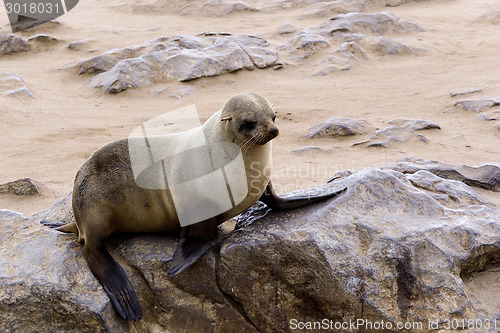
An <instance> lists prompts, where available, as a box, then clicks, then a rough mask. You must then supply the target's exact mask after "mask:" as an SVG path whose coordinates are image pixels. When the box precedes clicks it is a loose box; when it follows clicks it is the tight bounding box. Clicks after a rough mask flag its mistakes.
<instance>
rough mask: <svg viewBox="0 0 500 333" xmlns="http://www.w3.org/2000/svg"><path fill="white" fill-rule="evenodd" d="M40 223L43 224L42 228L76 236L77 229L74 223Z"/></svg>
mask: <svg viewBox="0 0 500 333" xmlns="http://www.w3.org/2000/svg"><path fill="white" fill-rule="evenodd" d="M40 223H41V224H43V225H44V226H47V227H49V228H52V229H55V230H57V231H61V232H65V233H68V234H71V233H73V234H77V235H78V228H77V227H76V222H71V223H65V222H61V221H53V220H41V221H40Z"/></svg>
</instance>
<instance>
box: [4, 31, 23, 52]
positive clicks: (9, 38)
mask: <svg viewBox="0 0 500 333" xmlns="http://www.w3.org/2000/svg"><path fill="white" fill-rule="evenodd" d="M29 49H30V44H29V43H28V42H27V41H26V40H24V39H22V38H21V37H19V36H16V35H13V34H5V33H0V55H3V54H12V53H18V52H26V51H28V50H29Z"/></svg>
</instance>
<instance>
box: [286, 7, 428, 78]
mask: <svg viewBox="0 0 500 333" xmlns="http://www.w3.org/2000/svg"><path fill="white" fill-rule="evenodd" d="M365 2H367V1H365ZM336 3H337V2H336ZM342 3H344V2H342ZM339 4H340V1H339V2H338V3H337V5H339ZM318 5H319V4H318ZM423 31H425V29H424V28H423V27H421V26H420V25H418V24H416V23H414V22H410V21H405V20H401V19H399V18H398V17H396V16H395V15H394V14H393V13H390V12H381V13H361V12H349V13H347V14H338V15H335V16H333V17H332V18H331V19H330V20H329V21H327V22H323V23H321V24H319V25H317V26H314V27H311V28H306V29H303V30H302V31H301V32H300V33H299V34H297V35H296V36H294V37H292V38H291V39H290V40H288V41H287V42H285V43H284V44H282V45H280V46H279V47H278V50H279V57H280V60H281V59H283V58H284V59H285V60H288V58H290V59H292V64H300V62H301V61H302V60H303V59H305V58H307V57H309V56H310V55H312V54H314V53H316V52H317V51H319V50H320V49H323V48H326V52H325V54H326V56H325V57H324V58H323V59H321V61H319V62H318V64H319V66H320V68H319V70H318V71H317V72H316V73H315V75H321V76H323V75H328V74H330V73H333V72H336V71H338V70H349V69H351V68H352V66H353V65H354V64H356V63H357V62H358V61H360V60H363V59H368V56H367V52H366V51H365V50H364V49H366V50H367V51H370V52H371V53H373V54H374V55H375V56H380V55H396V54H398V55H413V54H417V55H419V54H422V53H423V52H424V51H425V50H424V49H422V48H416V47H412V46H409V45H406V44H405V43H406V41H405V43H403V42H401V41H398V40H396V39H393V38H389V37H387V36H385V35H387V34H389V35H394V34H405V33H411V32H423ZM330 49H333V50H332V51H330ZM325 58H326V59H325ZM293 60H295V62H294V61H293Z"/></svg>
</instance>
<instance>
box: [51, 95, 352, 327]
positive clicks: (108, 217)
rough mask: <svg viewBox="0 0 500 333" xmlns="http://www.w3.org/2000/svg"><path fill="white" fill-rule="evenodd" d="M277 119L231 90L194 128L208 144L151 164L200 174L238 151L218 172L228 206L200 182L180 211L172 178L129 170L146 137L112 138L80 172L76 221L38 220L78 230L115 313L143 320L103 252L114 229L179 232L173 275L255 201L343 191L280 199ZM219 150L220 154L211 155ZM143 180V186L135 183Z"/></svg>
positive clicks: (276, 203) (265, 106)
mask: <svg viewBox="0 0 500 333" xmlns="http://www.w3.org/2000/svg"><path fill="white" fill-rule="evenodd" d="M275 118H276V114H275V112H274V110H273V108H272V106H271V104H270V103H269V102H268V101H267V100H266V99H265V98H264V97H262V96H260V95H258V94H255V93H246V94H240V95H236V96H233V97H231V98H230V99H229V100H228V101H227V102H226V103H225V104H224V106H223V108H222V109H221V110H220V111H218V112H216V113H215V114H214V115H213V116H211V117H210V118H209V119H208V120H207V121H206V122H205V123H204V124H203V125H202V126H201V127H200V128H199V130H198V131H201V132H202V133H203V135H204V137H205V147H208V148H206V149H205V150H203V151H199V152H196V153H195V154H190V155H189V154H188V155H186V154H184V155H183V156H181V157H179V158H176V159H175V160H173V161H172V162H171V163H170V164H168V165H165V163H163V162H162V163H160V164H159V163H156V164H155V165H156V167H152V168H153V169H154V168H156V169H158V170H163V171H165V169H169V170H170V174H172V175H174V176H175V175H177V174H178V173H183V172H184V173H185V170H191V171H192V172H191V171H190V174H191V173H195V174H196V173H198V174H203V173H204V172H207V170H205V169H207V168H206V167H204V165H212V166H213V167H214V169H213V170H215V169H217V170H218V169H220V168H222V167H224V165H222V166H221V165H215V164H217V163H219V162H220V160H221V156H222V160H223V161H224V159H225V157H228V156H229V157H230V158H229V159H228V160H236V157H238V156H240V157H241V159H242V161H243V164H242V165H243V170H240V171H236V172H233V173H232V174H231V172H226V173H225V174H224V175H223V176H224V178H223V179H225V184H223V186H222V188H223V189H226V188H227V191H228V192H232V193H231V194H232V199H231V201H230V203H231V205H230V206H228V207H229V208H227V207H226V208H224V209H221V207H222V205H221V204H219V203H218V202H212V201H214V200H212V199H213V197H214V195H215V192H217V191H219V192H220V189H214V188H211V187H212V183H209V184H208V187H210V188H207V186H204V187H201V189H202V190H198V191H197V192H199V193H198V194H199V195H200V198H202V199H200V198H194V197H193V196H192V195H191V196H189V197H187V198H186V197H181V199H182V198H183V201H184V202H187V203H188V205H187V207H188V208H191V209H187V212H182V208H179V206H178V205H177V206H176V202H175V201H176V197H175V195H174V194H175V193H174V192H175V191H177V190H176V189H175V188H176V186H177V185H176V183H175V182H173V181H171V179H169V180H168V184H167V183H166V182H167V180H165V186H164V187H163V188H155V186H152V188H148V186H147V184H146V183H148V182H149V180H146V181H144V180H141V179H142V178H141V177H142V175H143V174H142V173H141V172H138V171H137V170H133V169H134V168H133V162H132V160H133V157H132V150H133V149H132V148H133V147H132V146H133V145H135V143H136V142H137V141H133V140H146V138H136V139H133V140H132V141H131V139H130V138H129V139H121V140H118V141H114V142H112V143H110V144H108V145H106V146H104V147H103V148H101V149H99V150H98V151H96V152H95V153H94V154H93V155H92V156H91V157H90V159H89V160H87V161H86V162H85V163H84V164H83V165H82V167H81V168H80V170H79V171H78V173H77V175H76V178H75V182H74V187H73V198H72V199H73V200H72V204H73V212H74V216H75V220H76V222H72V223H69V224H64V225H63V224H62V223H56V222H54V221H42V223H44V224H46V225H48V226H51V227H53V228H56V230H58V231H61V232H66V233H75V234H77V235H78V241H79V242H80V243H83V244H84V255H85V259H86V261H87V263H88V266H89V268H90V270H91V271H92V273H93V274H94V275H95V277H96V278H97V279H98V280H99V281H100V283H101V284H102V286H103V288H104V290H105V291H106V293H107V294H108V295H109V297H110V299H111V301H112V303H113V305H114V307H115V308H116V310H117V311H118V314H119V315H120V316H121V317H122V318H124V319H128V320H134V321H136V320H139V319H141V318H142V308H141V305H140V304H139V301H138V299H137V296H136V294H135V291H134V288H133V287H132V285H131V283H130V282H129V280H128V279H127V277H126V275H125V273H124V271H123V269H122V268H121V266H120V265H119V264H118V263H117V262H116V261H115V260H114V259H113V257H112V256H111V255H110V254H109V252H108V251H107V250H106V246H105V242H106V240H107V239H108V237H109V236H110V235H111V234H113V233H139V232H162V233H170V234H173V233H178V232H179V231H180V240H179V243H178V246H177V248H176V250H175V252H174V254H173V257H172V259H171V264H170V268H169V271H168V272H169V275H170V276H174V275H176V274H179V273H180V272H182V271H183V270H184V269H186V268H187V267H189V266H190V265H191V264H193V263H194V262H195V261H196V260H197V259H198V258H199V257H200V256H201V255H203V254H204V253H205V252H206V251H207V250H208V249H209V248H210V247H211V246H212V245H214V244H215V243H216V240H217V234H218V228H217V226H218V225H219V224H221V223H223V222H225V221H226V220H228V219H230V218H232V217H234V216H237V215H238V214H240V213H241V212H243V211H245V210H246V209H248V208H250V207H251V206H252V205H253V204H255V202H257V201H258V200H261V201H263V202H264V203H266V204H267V205H268V206H270V207H271V208H273V209H292V208H297V207H300V206H303V205H305V204H309V203H312V202H316V201H319V200H323V199H326V198H328V197H333V196H336V195H339V194H340V193H342V192H343V191H344V190H345V189H342V190H340V191H331V192H329V193H323V194H322V195H318V196H313V197H292V198H286V199H285V198H280V197H279V196H278V195H277V194H276V193H275V191H274V190H273V187H272V185H271V181H270V168H271V166H272V159H271V145H272V143H271V140H272V139H274V138H275V137H276V136H277V135H278V133H279V130H278V128H277V127H276V125H275ZM193 133H194V132H193ZM193 133H188V134H187V137H186V134H184V137H181V138H183V141H179V140H178V141H176V142H192V140H191V139H193V138H192V137H193V136H195V134H193ZM197 133H198V134H199V133H200V132H197ZM174 139H175V138H174ZM171 140H172V135H164V136H161V135H160V136H156V137H154V138H149V141H148V142H146V143H147V144H148V147H149V145H153V144H157V145H159V146H160V147H166V149H168V148H169V147H171V146H172V141H171ZM174 141H175V140H174ZM141 142H142V141H141ZM222 143H231V144H233V145H236V147H238V149H236V150H234V149H233V150H231V149H226V147H225V146H222V148H220V147H219V146H217V145H220V144H222ZM217 147H219V148H220V149H219V148H217ZM198 148H199V147H198ZM198 148H196V149H198ZM216 148H217V149H219V151H222V153H220V152H219V153H217V152H216V153H214V151H216V150H217V149H216ZM214 154H215V155H214ZM200 156H201V157H200ZM193 159H194V160H193ZM207 160H210V161H209V162H207ZM193 162H194V163H193ZM224 163H225V162H224ZM219 164H220V163H219ZM200 165H201V167H200ZM214 165H215V166H214ZM141 170H142V169H141ZM141 170H139V171H141ZM193 170H194V171H193ZM167 171H168V170H167ZM208 171H210V170H208ZM242 173H245V174H244V175H243V174H242ZM151 175H154V172H152V173H151V172H150V173H149V174H148V175H147V176H148V177H151ZM245 177H246V180H245ZM160 178H161V177H160ZM165 179H166V178H165ZM242 179H243V184H244V185H245V186H243V187H241V186H239V187H236V188H235V187H234V186H229V185H231V184H233V183H234V182H233V180H234V181H240V185H241V180H242ZM141 181H142V182H143V183H144V184H142V185H141V184H139V183H140V182H141ZM232 182H233V183H232ZM145 184H146V185H145ZM148 184H149V183H148ZM188 184H191V183H188ZM214 186H215V185H214ZM149 187H151V186H149ZM190 187H191V188H193V187H194V185H188V186H187V188H188V189H189V188H190ZM184 188H185V187H184ZM241 189H243V190H241ZM222 192H224V191H222ZM207 198H208V199H207ZM235 198H237V199H235ZM196 200H198V201H200V200H205V202H208V203H213V205H214V207H212V206H210V205H208V206H207V205H205V206H203V207H206V208H207V209H206V210H205V208H204V209H201V210H200V209H197V208H196V206H199V204H198V203H196V204H194V203H193V201H196ZM210 200H212V201H210ZM215 201H217V200H215ZM190 205H191V206H190ZM212 208H214V209H215V210H213V211H214V212H215V213H212V214H208V211H209V210H210V209H212ZM191 210H197V211H198V213H200V212H201V214H202V218H199V217H196V218H198V220H196V221H195V222H197V223H194V222H192V221H191V222H190V223H189V224H188V225H186V226H184V227H181V224H182V223H181V222H182V221H181V220H182V219H181V214H184V213H191ZM203 214H206V215H203ZM188 215H189V214H188ZM203 216H204V217H203ZM205 217H206V218H205ZM196 218H195V219H196Z"/></svg>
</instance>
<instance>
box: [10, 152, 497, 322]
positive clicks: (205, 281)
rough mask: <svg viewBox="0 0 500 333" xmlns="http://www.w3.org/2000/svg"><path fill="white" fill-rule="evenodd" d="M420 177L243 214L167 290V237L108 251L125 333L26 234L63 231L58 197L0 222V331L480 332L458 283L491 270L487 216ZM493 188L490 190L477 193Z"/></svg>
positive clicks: (370, 177)
mask: <svg viewBox="0 0 500 333" xmlns="http://www.w3.org/2000/svg"><path fill="white" fill-rule="evenodd" d="M403 162H405V161H402V162H398V163H403ZM410 162H412V163H413V164H416V163H417V162H418V160H416V159H414V160H412V161H410ZM405 163H408V161H406V162H405ZM423 164H424V163H422V165H423ZM456 167H458V166H456ZM431 172H432V171H430V172H429V171H426V170H424V169H422V168H421V169H418V170H417V169H415V171H414V172H412V173H410V172H409V173H406V174H404V173H401V172H398V171H395V170H390V169H381V168H367V169H362V170H359V171H355V172H344V173H342V175H341V176H339V177H336V179H335V180H334V181H332V182H331V183H330V184H328V185H325V186H323V187H321V188H318V189H312V190H309V191H303V192H301V193H302V194H303V195H306V194H311V193H312V192H317V191H320V192H321V191H324V190H327V188H341V187H344V186H347V188H348V190H347V192H345V193H344V194H343V195H342V196H341V197H339V198H336V199H334V200H327V201H324V202H321V203H318V204H315V205H310V206H307V207H304V208H301V209H296V210H293V211H288V212H276V211H272V210H270V209H269V208H268V207H266V206H265V205H264V204H261V203H260V204H257V205H256V206H254V207H253V208H252V209H251V210H249V212H247V213H245V214H243V215H242V217H240V221H239V222H238V225H239V226H240V227H242V228H240V229H239V230H237V231H235V232H232V233H230V234H229V235H228V236H226V237H225V238H224V239H223V240H222V244H221V245H220V246H216V247H214V248H212V249H211V250H210V251H209V252H208V254H206V255H204V256H203V257H202V258H201V259H200V260H199V261H198V262H197V263H195V264H194V265H193V266H192V267H191V268H189V269H188V270H186V271H185V272H183V273H182V274H180V275H179V276H176V277H175V278H169V277H168V276H167V270H168V258H169V257H170V256H171V255H172V253H173V251H174V248H175V246H176V244H177V240H176V239H175V238H174V237H171V236H166V235H141V236H120V237H115V238H113V239H112V240H111V241H110V242H109V246H108V248H109V249H110V251H111V253H112V254H113V255H114V257H115V258H116V259H117V260H118V261H119V262H120V263H121V265H122V266H123V267H124V270H125V272H126V274H127V276H128V277H129V279H130V280H131V283H132V284H133V285H134V287H135V290H136V291H137V294H138V297H139V300H140V302H141V304H142V306H143V310H144V317H143V319H142V320H141V321H139V322H136V323H134V322H126V321H124V320H122V319H120V318H119V317H118V315H117V313H116V312H115V310H114V308H113V307H112V305H111V303H110V301H109V298H108V297H107V295H106V294H105V292H104V291H103V290H102V288H101V286H100V284H99V283H98V281H97V280H96V279H95V278H94V277H93V275H92V274H91V272H90V271H89V269H88V267H87V265H86V263H85V261H84V259H83V249H82V246H81V245H80V244H78V243H77V242H76V238H75V236H74V235H65V234H61V233H58V232H56V231H54V230H51V229H49V228H47V227H44V226H42V225H40V224H39V221H40V220H41V219H56V220H62V221H66V222H69V221H71V220H72V218H73V217H72V214H71V208H70V207H71V200H70V197H69V196H68V197H67V198H65V199H63V200H60V201H59V202H57V203H56V204H55V205H54V206H53V207H52V208H50V209H48V210H46V211H42V212H40V213H38V214H36V215H35V216H34V217H33V218H27V217H26V216H23V215H22V214H19V213H15V212H10V211H5V210H2V211H0V285H1V289H0V290H2V292H1V293H0V325H1V327H2V328H3V329H4V330H7V331H22V332H26V331H37V332H40V331H52V330H57V331H58V332H59V331H78V332H123V331H131V332H132V331H140V332H157V331H169V332H180V331H195V332H235V331H244V332H255V331H261V332H284V331H290V330H291V329H290V326H289V325H290V320H291V319H294V318H300V320H302V321H318V320H321V319H323V318H328V319H330V320H333V321H334V322H335V321H345V320H349V319H352V320H356V319H357V318H364V319H368V320H371V321H380V320H384V321H386V322H387V321H390V322H392V323H395V322H397V321H402V322H406V321H415V322H422V323H423V328H424V329H423V330H421V331H422V332H429V330H428V329H427V328H428V321H431V320H432V321H436V320H439V319H441V318H450V319H458V320H461V319H464V318H465V319H469V318H477V317H479V318H490V319H494V318H492V317H491V316H492V315H493V316H494V315H495V314H492V313H488V312H486V311H483V310H481V303H480V302H481V300H479V301H476V300H475V301H474V302H473V301H472V299H471V297H472V296H471V295H470V293H469V291H468V290H467V288H466V287H465V285H464V282H463V279H466V278H467V277H468V276H469V275H470V274H473V273H474V272H477V271H481V270H484V269H488V268H489V267H490V266H491V265H492V264H493V263H494V262H495V261H498V259H499V258H500V214H499V213H498V212H496V211H495V210H493V209H492V204H491V203H489V202H488V201H487V200H486V199H485V198H483V197H482V196H481V195H479V194H478V193H477V192H475V191H474V189H472V188H470V187H469V186H467V185H465V183H463V182H462V181H457V180H451V179H445V178H443V177H440V176H438V175H437V174H433V173H431ZM486 175H490V176H491V175H492V174H491V173H489V174H488V173H487V174H486ZM486 175H485V177H486ZM494 181H496V183H497V186H498V183H499V180H498V179H496V180H493V179H491V180H489V181H488V180H485V179H483V182H486V183H493V182H494ZM250 222H253V223H250ZM491 287H492V288H493V286H491ZM487 288H488V287H487ZM13 306H15V311H12V307H13ZM441 324H443V323H441Z"/></svg>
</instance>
